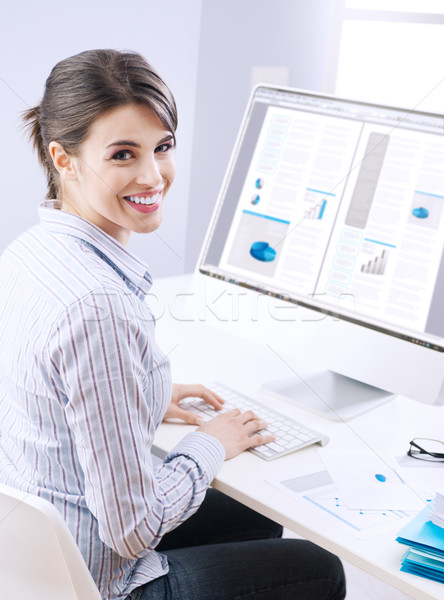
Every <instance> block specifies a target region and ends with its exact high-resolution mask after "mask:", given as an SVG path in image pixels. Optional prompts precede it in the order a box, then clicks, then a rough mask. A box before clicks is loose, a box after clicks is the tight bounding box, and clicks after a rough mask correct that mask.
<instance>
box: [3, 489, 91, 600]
mask: <svg viewBox="0 0 444 600" xmlns="http://www.w3.org/2000/svg"><path fill="white" fill-rule="evenodd" d="M0 598H1V599H2V600H17V599H18V598H20V600H61V599H63V600H101V596H100V593H99V590H98V589H97V587H96V585H95V583H94V580H93V578H92V577H91V574H90V572H89V570H88V567H87V566H86V563H85V561H84V560H83V557H82V555H81V553H80V550H79V548H78V546H77V544H76V542H75V540H74V538H73V537H72V535H71V532H70V531H69V529H68V527H67V525H66V523H65V521H64V520H63V517H62V516H61V514H60V513H59V511H58V510H57V509H56V508H55V506H53V505H52V504H51V503H50V502H48V501H47V500H44V499H43V498H39V497H38V496H35V495H33V494H27V493H26V492H20V491H18V490H15V489H14V488H11V487H9V486H6V485H1V484H0Z"/></svg>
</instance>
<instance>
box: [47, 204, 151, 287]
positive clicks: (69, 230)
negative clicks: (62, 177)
mask: <svg viewBox="0 0 444 600" xmlns="http://www.w3.org/2000/svg"><path fill="white" fill-rule="evenodd" d="M39 216H40V222H41V224H42V226H43V227H44V228H45V229H46V230H48V231H50V232H51V233H55V234H62V235H69V236H71V237H75V238H77V239H79V240H81V241H82V242H84V243H86V244H87V245H88V246H90V247H92V249H93V250H94V251H96V253H97V254H98V255H99V256H100V257H101V258H102V259H104V260H105V262H107V263H108V264H109V265H110V266H111V267H113V268H114V270H116V271H117V272H118V273H119V275H120V276H121V277H122V278H123V279H125V280H127V281H126V283H127V284H128V283H129V284H131V285H130V286H129V287H134V288H135V289H134V290H133V291H135V293H136V294H137V295H142V296H145V295H146V294H147V293H148V292H149V290H150V288H151V285H152V279H151V275H150V274H149V272H148V270H147V266H146V264H145V263H143V262H142V261H141V260H140V259H139V258H137V256H135V255H134V254H132V253H131V252H129V251H128V249H127V248H125V246H123V245H122V244H120V243H119V242H118V241H117V240H115V239H114V238H113V237H111V236H110V235H108V234H107V233H105V232H104V231H103V230H102V229H100V227H97V226H96V225H94V224H93V223H91V222H90V221H87V220H86V219H83V218H82V217H79V216H78V215H74V214H73V213H69V212H65V211H63V210H61V202H60V201H59V200H47V201H45V202H42V204H41V205H40V207H39Z"/></svg>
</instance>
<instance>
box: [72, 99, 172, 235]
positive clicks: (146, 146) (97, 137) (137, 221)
mask: <svg viewBox="0 0 444 600" xmlns="http://www.w3.org/2000/svg"><path fill="white" fill-rule="evenodd" d="M174 149H175V148H174V137H173V133H172V132H171V131H168V130H166V129H165V126H164V125H163V123H162V122H161V121H160V119H159V117H158V116H157V115H156V114H155V113H154V112H153V111H152V110H151V109H149V108H148V107H147V106H145V105H139V104H129V105H125V106H121V107H118V108H115V109H112V110H110V111H109V112H106V113H105V114H103V115H102V116H101V117H99V118H98V119H96V121H94V123H93V125H92V127H91V129H90V131H89V134H88V136H87V138H86V139H85V141H84V142H83V144H82V145H81V147H80V153H79V155H78V156H76V157H74V158H72V159H70V160H71V161H72V171H71V172H70V175H69V176H68V177H66V178H65V179H63V177H62V186H63V197H62V205H63V209H64V210H66V211H69V212H73V213H75V214H78V215H79V216H81V217H83V218H85V219H87V220H88V221H91V222H92V223H94V224H95V225H97V226H98V227H100V228H101V229H103V231H105V232H106V233H108V234H109V235H111V236H112V237H114V238H115V239H116V240H118V241H119V242H121V243H122V244H127V243H128V241H129V237H130V234H131V232H132V231H135V232H138V233H148V232H150V231H154V230H155V229H157V228H158V227H159V225H160V223H161V220H162V204H163V200H164V198H165V196H166V194H167V192H168V190H169V188H170V186H171V184H172V182H173V180H174V176H175V174H176V165H175V157H174V154H175V152H174Z"/></svg>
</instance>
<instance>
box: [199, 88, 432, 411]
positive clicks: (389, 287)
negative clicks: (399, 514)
mask: <svg viewBox="0 0 444 600" xmlns="http://www.w3.org/2000/svg"><path fill="white" fill-rule="evenodd" d="M443 133H444V116H443V115H438V114H429V113H423V112H419V111H415V110H406V109H402V108H395V107H389V106H381V105H375V104H369V103H365V102H360V101H353V100H350V99H343V98H337V97H334V96H331V95H326V94H317V93H314V92H307V91H302V90H295V89H288V88H280V87H275V86H266V85H260V86H258V87H257V88H256V89H255V90H254V91H253V93H252V95H251V97H250V100H249V103H248V107H247V110H246V113H245V117H244V119H243V122H242V125H241V128H240V132H239V135H238V138H237V141H236V144H235V148H234V151H233V154H232V157H231V160H230V162H229V165H228V169H227V172H226V176H225V179H224V182H223V185H222V189H221V192H220V196H219V199H218V201H217V205H216V207H215V211H214V214H213V218H212V220H211V223H210V226H209V228H208V233H207V236H206V239H205V242H204V245H203V249H202V253H201V256H200V259H199V262H198V265H197V269H196V273H195V275H196V290H199V292H198V293H199V294H200V295H201V301H202V294H203V295H204V297H205V306H206V308H207V310H206V315H205V319H206V320H207V321H208V322H212V324H214V325H219V326H222V327H223V328H224V329H225V330H229V331H232V332H234V333H238V334H240V335H246V336H248V337H249V338H250V339H255V340H256V341H258V342H262V343H265V344H267V345H268V346H269V348H270V351H272V352H274V353H275V354H276V355H277V356H279V357H280V358H281V359H282V360H283V361H285V362H286V364H288V367H289V378H288V380H286V381H283V380H279V381H276V382H273V381H271V382H267V381H266V380H267V378H268V379H271V380H272V379H273V376H272V373H268V374H267V373H260V374H259V377H260V378H261V383H263V384H264V386H265V388H266V389H268V390H269V391H272V392H274V393H279V394H283V395H285V396H287V397H289V398H292V399H293V401H296V402H298V403H301V402H305V403H306V404H307V407H308V408H311V409H313V410H320V411H325V410H326V411H327V413H329V416H333V417H335V416H336V417H340V418H349V417H351V416H353V415H354V414H355V412H358V413H359V412H361V411H362V410H366V409H367V408H369V407H371V406H375V404H376V403H377V402H380V401H385V400H387V399H388V398H389V397H390V396H391V395H392V394H401V395H403V396H407V397H410V398H413V399H415V400H420V401H423V402H427V403H434V402H437V399H438V398H439V397H440V393H441V390H442V383H443V378H444V259H443V249H444V135H443ZM234 299H235V300H234ZM264 299H266V300H265V301H264ZM246 360H248V357H246Z"/></svg>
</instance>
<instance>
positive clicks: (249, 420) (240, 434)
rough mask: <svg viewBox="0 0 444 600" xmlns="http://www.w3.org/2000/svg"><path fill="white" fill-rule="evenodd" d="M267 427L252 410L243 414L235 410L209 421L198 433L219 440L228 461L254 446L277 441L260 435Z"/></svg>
mask: <svg viewBox="0 0 444 600" xmlns="http://www.w3.org/2000/svg"><path fill="white" fill-rule="evenodd" d="M266 427H267V423H266V422H265V421H262V419H260V418H259V417H257V416H256V415H255V414H254V412H252V411H251V410H247V411H245V412H243V413H242V412H241V411H240V410H239V409H238V408H235V409H233V410H230V411H229V412H226V413H224V414H222V415H217V417H214V419H211V421H207V422H206V423H204V424H203V425H201V426H200V427H199V429H198V431H203V432H205V433H208V434H209V435H212V436H214V437H215V438H217V439H218V440H219V441H220V442H221V444H222V445H223V447H224V448H225V456H226V458H227V459H228V458H233V457H234V456H237V455H238V454H240V453H241V452H243V451H244V450H247V449H248V448H252V447H253V446H260V445H261V444H268V443H269V442H273V441H274V440H275V439H276V438H275V436H274V435H271V434H269V433H258V432H259V431H261V430H263V429H265V428H266Z"/></svg>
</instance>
